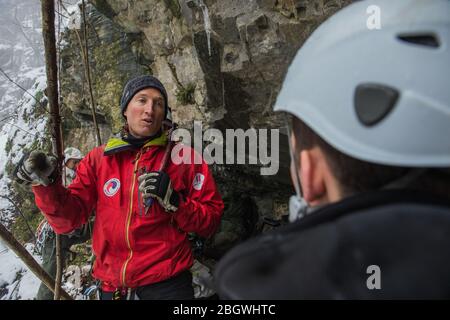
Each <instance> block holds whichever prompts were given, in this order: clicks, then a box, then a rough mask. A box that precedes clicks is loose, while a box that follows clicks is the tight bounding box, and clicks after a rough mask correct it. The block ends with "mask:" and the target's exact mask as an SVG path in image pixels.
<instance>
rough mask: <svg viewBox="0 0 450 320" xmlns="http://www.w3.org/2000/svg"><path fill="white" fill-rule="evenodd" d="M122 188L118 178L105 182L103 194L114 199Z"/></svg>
mask: <svg viewBox="0 0 450 320" xmlns="http://www.w3.org/2000/svg"><path fill="white" fill-rule="evenodd" d="M119 188H120V181H119V179H117V178H112V179H109V180H108V181H106V182H105V184H104V186H103V192H104V193H105V194H106V195H107V196H108V197H112V196H113V195H115V194H116V193H117V191H119Z"/></svg>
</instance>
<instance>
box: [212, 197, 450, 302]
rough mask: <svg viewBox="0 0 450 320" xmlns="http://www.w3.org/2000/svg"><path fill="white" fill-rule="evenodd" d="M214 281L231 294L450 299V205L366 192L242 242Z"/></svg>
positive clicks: (236, 296)
mask: <svg viewBox="0 0 450 320" xmlns="http://www.w3.org/2000/svg"><path fill="white" fill-rule="evenodd" d="M373 265H375V266H378V267H379V268H380V277H379V278H378V279H379V280H380V282H379V283H378V284H380V285H381V289H369V288H368V286H367V282H369V283H370V284H374V283H376V281H375V280H374V279H375V278H373V277H372V276H375V273H376V271H373V270H371V269H369V270H368V268H369V266H373ZM371 277H372V278H371ZM369 278H370V279H369ZM368 280H369V281H368ZM215 285H216V290H217V291H218V293H219V295H220V297H221V298H225V299H408V298H413V299H414V298H450V204H449V203H448V202H444V201H441V200H438V199H436V198H433V197H430V196H425V195H423V194H421V193H417V192H411V191H392V190H389V191H379V192H371V193H365V194H359V195H357V196H354V197H351V198H348V199H345V200H343V201H340V202H338V203H335V204H331V205H328V206H326V207H323V208H322V209H319V210H317V211H316V212H314V213H312V214H311V215H308V216H306V217H304V218H303V219H301V220H299V221H297V222H295V223H293V224H290V225H288V226H285V227H282V228H279V229H277V230H275V231H273V232H270V233H267V234H264V235H262V236H259V237H258V238H254V239H251V240H249V241H248V242H246V243H244V244H241V245H239V246H237V247H235V248H234V249H233V250H231V251H230V252H229V253H228V254H227V255H226V256H225V257H224V258H223V259H222V260H221V261H220V262H219V264H218V266H217V268H216V271H215Z"/></svg>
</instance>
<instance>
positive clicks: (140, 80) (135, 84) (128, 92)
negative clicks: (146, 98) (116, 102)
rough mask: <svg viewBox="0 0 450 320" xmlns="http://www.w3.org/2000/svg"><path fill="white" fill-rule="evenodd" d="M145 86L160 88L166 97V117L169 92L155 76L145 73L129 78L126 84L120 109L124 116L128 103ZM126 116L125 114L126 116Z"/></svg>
mask: <svg viewBox="0 0 450 320" xmlns="http://www.w3.org/2000/svg"><path fill="white" fill-rule="evenodd" d="M145 88H155V89H158V90H159V91H160V92H161V94H162V95H163V97H164V103H165V114H164V118H165V117H166V115H167V109H168V108H169V104H168V101H167V92H166V89H165V88H164V86H163V84H162V83H161V82H160V81H159V80H158V79H157V78H155V77H153V76H149V75H145V76H138V77H136V78H133V79H131V80H128V82H127V84H126V85H125V87H124V89H123V92H122V97H121V98H120V111H121V112H122V116H124V114H123V113H124V112H125V109H126V108H127V106H128V103H129V102H130V100H131V99H132V98H133V97H134V95H135V94H136V93H138V92H139V91H140V90H142V89H145ZM124 117H125V116H124Z"/></svg>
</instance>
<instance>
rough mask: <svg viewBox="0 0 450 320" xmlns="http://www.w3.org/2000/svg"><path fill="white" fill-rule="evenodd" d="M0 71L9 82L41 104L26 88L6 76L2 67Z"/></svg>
mask: <svg viewBox="0 0 450 320" xmlns="http://www.w3.org/2000/svg"><path fill="white" fill-rule="evenodd" d="M0 72H1V73H2V74H3V75H4V76H5V77H6V78H7V79H8V80H9V81H10V82H12V83H14V84H15V85H16V86H17V87H19V88H20V89H22V90H23V91H25V92H26V93H27V94H28V95H30V96H31V97H32V98H33V99H34V100H36V102H37V103H38V104H39V106H41V102H40V101H39V100H38V99H37V98H36V97H35V96H34V95H32V94H31V93H30V92H28V90H27V89H25V88H24V87H22V86H21V85H20V84H18V83H17V82H15V81H14V80H13V79H11V77H10V76H8V75H7V74H6V72H5V71H3V69H2V68H0Z"/></svg>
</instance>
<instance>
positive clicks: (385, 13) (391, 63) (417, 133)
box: [275, 0, 450, 167]
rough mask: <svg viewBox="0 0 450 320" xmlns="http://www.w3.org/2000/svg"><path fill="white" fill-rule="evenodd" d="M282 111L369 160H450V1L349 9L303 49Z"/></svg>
mask: <svg viewBox="0 0 450 320" xmlns="http://www.w3.org/2000/svg"><path fill="white" fill-rule="evenodd" d="M372 10H373V11H372ZM377 13H379V18H380V20H379V22H380V27H381V28H380V29H378V30H377V29H374V30H371V29H370V28H369V27H370V24H369V25H368V21H369V20H370V19H371V18H373V17H374V16H373V14H377ZM275 110H276V111H286V112H288V113H290V114H292V115H294V116H296V117H298V118H299V119H301V120H302V121H303V122H305V123H306V124H307V125H308V126H309V127H310V128H311V129H313V130H314V131H315V132H316V133H317V134H318V135H320V136H321V137H322V138H323V139H324V140H325V141H327V142H328V143H329V144H330V145H332V146H334V147H335V148H336V149H338V150H340V151H341V152H343V153H344V154H347V155H349V156H352V157H354V158H357V159H360V160H363V161H367V162H372V163H379V164H385V165H393V166H405V167H450V1H448V0H395V1H394V0H372V1H359V2H356V3H353V4H351V5H349V6H348V7H346V8H344V9H342V10H341V11H339V12H338V13H336V14H335V15H333V16H332V17H331V18H330V19H328V20H327V21H326V22H325V23H323V24H322V25H321V26H320V27H319V28H318V29H317V30H316V31H315V32H314V33H313V34H312V35H311V36H310V37H309V39H308V40H307V41H306V42H305V44H304V45H303V47H302V48H301V49H300V50H299V52H298V53H297V55H296V57H295V59H294V60H293V62H292V64H291V66H290V68H289V70H288V73H287V76H286V78H285V80H284V83H283V87H282V89H281V91H280V94H279V96H278V100H277V102H276V106H275Z"/></svg>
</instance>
